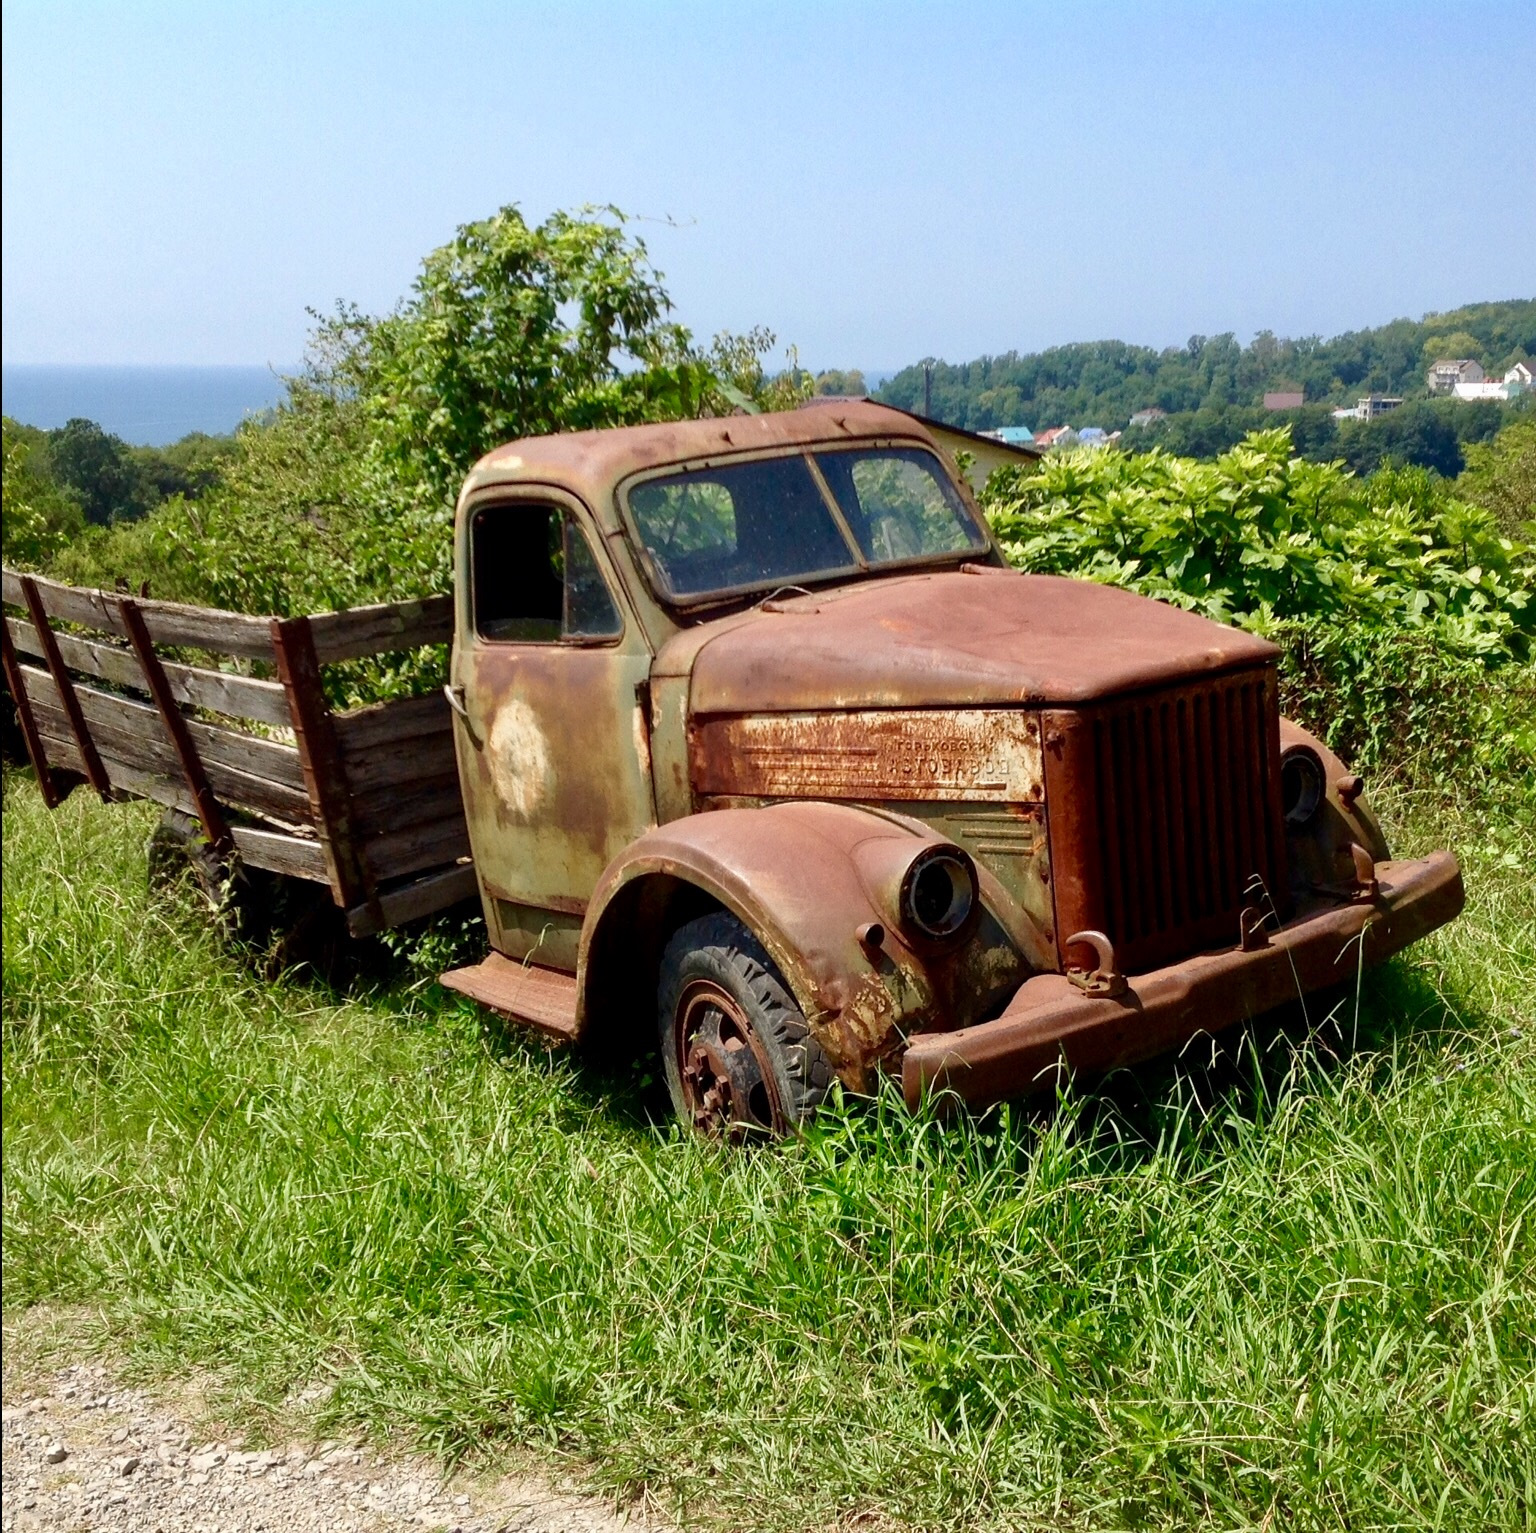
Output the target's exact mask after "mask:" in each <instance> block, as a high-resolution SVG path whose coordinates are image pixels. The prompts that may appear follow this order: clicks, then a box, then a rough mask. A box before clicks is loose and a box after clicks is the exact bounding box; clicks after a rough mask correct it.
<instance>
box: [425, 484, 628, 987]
mask: <svg viewBox="0 0 1536 1533" xmlns="http://www.w3.org/2000/svg"><path fill="white" fill-rule="evenodd" d="M587 521H588V517H587V513H586V511H585V509H584V508H583V507H581V506H579V505H578V504H577V503H576V502H575V501H572V500H567V499H565V498H564V497H563V496H561V495H559V494H558V493H557V492H554V491H551V490H544V489H540V490H538V491H537V492H536V493H519V492H515V491H509V492H506V493H505V494H504V495H501V496H498V498H497V499H495V500H493V501H488V502H486V503H485V504H483V505H480V506H477V507H475V508H474V509H473V510H472V511H471V512H470V514H469V516H468V518H467V525H466V527H465V529H464V534H463V536H462V539H461V544H460V549H459V569H458V574H459V599H458V622H457V625H456V637H455V640H454V646H453V667H452V678H451V691H450V698H451V701H452V702H453V704H454V714H455V719H456V724H455V729H454V741H455V747H456V750H457V753H458V762H459V779H460V782H461V783H462V785H463V791H464V807H465V812H466V815H467V817H468V821H469V834H470V844H471V846H472V848H473V850H474V857H475V871H476V873H477V875H478V877H479V882H480V892H481V898H482V900H483V902H484V905H485V912H486V922H487V925H488V926H489V928H490V935H491V942H492V945H493V946H494V947H496V948H497V950H498V951H500V952H503V953H506V954H507V955H508V956H509V957H513V958H531V959H532V960H533V961H534V962H537V963H541V964H546V965H549V966H551V967H554V968H563V969H568V970H574V969H575V967H576V948H577V942H578V939H579V936H580V932H581V918H582V915H583V913H584V911H585V909H586V902H587V900H588V898H589V897H590V896H591V893H592V890H593V888H594V887H595V886H596V884H597V880H598V878H599V876H600V875H601V873H602V871H603V869H604V868H605V867H606V866H607V865H608V863H609V862H610V861H611V860H612V859H613V858H614V857H615V856H617V855H618V853H619V852H621V851H622V850H623V849H624V848H625V847H626V846H628V845H629V844H630V842H632V841H633V840H634V839H635V837H637V836H639V835H640V834H642V833H643V832H644V831H646V830H648V829H650V827H651V826H652V825H654V824H655V823H656V812H655V806H654V801H653V798H652V790H651V764H650V751H649V744H648V735H647V718H646V715H645V712H644V703H645V683H646V682H647V680H648V678H649V676H650V668H651V653H650V648H649V646H648V644H647V642H646V640H645V637H644V635H643V634H642V633H641V631H640V627H639V624H638V623H637V622H636V621H635V619H634V617H633V614H631V613H629V612H628V611H627V610H626V605H625V602H624V600H623V597H622V591H621V587H620V586H619V585H618V583H617V582H616V581H615V580H614V578H613V574H612V571H611V569H610V568H609V566H608V564H607V553H606V550H605V549H603V547H602V544H601V540H600V539H598V538H596V537H594V536H592V534H591V532H590V531H589V529H588V527H587Z"/></svg>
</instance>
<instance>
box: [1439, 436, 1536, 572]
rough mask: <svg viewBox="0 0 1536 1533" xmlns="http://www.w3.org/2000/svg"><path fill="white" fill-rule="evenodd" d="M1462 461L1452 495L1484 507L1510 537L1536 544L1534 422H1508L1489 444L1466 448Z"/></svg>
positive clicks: (1535, 449)
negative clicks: (1465, 464)
mask: <svg viewBox="0 0 1536 1533" xmlns="http://www.w3.org/2000/svg"><path fill="white" fill-rule="evenodd" d="M1466 458H1467V466H1466V469H1465V470H1464V471H1463V473H1462V475H1461V477H1460V478H1459V479H1458V480H1457V481H1456V493H1457V494H1458V495H1460V496H1461V497H1462V498H1463V499H1464V500H1470V501H1474V502H1475V503H1476V504H1477V505H1480V506H1486V507H1487V508H1488V509H1489V510H1490V511H1492V512H1493V514H1494V515H1495V516H1497V517H1498V519H1499V524H1500V526H1502V527H1503V528H1504V529H1505V530H1506V531H1507V532H1508V533H1510V535H1511V536H1516V537H1521V538H1525V539H1527V540H1529V541H1532V542H1536V419H1531V418H1529V417H1528V418H1525V419H1522V420H1514V421H1511V422H1510V423H1509V424H1508V425H1507V426H1505V428H1504V429H1503V430H1502V431H1501V432H1499V434H1498V435H1497V436H1496V437H1494V438H1493V440H1492V441H1491V442H1479V443H1473V444H1471V445H1470V446H1468V448H1467V449H1466Z"/></svg>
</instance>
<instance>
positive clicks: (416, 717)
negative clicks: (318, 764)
mask: <svg viewBox="0 0 1536 1533" xmlns="http://www.w3.org/2000/svg"><path fill="white" fill-rule="evenodd" d="M334 723H335V726H336V738H337V739H338V740H339V741H340V742H341V748H342V750H343V751H345V752H348V753H349V754H357V753H361V752H364V751H370V750H372V749H373V748H374V747H375V746H378V745H389V744H391V743H393V742H394V741H397V740H408V739H413V738H415V737H416V736H417V735H433V734H439V733H441V732H443V731H447V732H448V734H449V735H450V736H451V735H452V732H453V711H452V709H450V708H449V706H448V699H447V698H446V697H444V696H443V694H442V692H441V691H437V692H425V693H423V694H422V695H421V696H420V697H396V698H392V699H391V700H390V701H389V702H387V703H373V704H370V705H369V706H368V707H366V708H354V709H353V710H352V711H351V712H350V713H338V714H335V715H334Z"/></svg>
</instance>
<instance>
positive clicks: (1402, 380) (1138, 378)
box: [877, 298, 1536, 431]
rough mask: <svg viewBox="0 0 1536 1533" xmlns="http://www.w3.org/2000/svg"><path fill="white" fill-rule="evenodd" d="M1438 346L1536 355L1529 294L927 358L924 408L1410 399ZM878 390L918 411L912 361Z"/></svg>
mask: <svg viewBox="0 0 1536 1533" xmlns="http://www.w3.org/2000/svg"><path fill="white" fill-rule="evenodd" d="M1441 356H1454V357H1472V358H1474V359H1475V360H1477V361H1479V362H1481V363H1482V364H1483V366H1484V367H1485V368H1486V369H1487V370H1488V371H1489V372H1490V374H1491V373H1494V372H1495V370H1498V371H1500V372H1502V370H1503V369H1504V368H1506V367H1508V366H1509V365H1510V364H1511V363H1513V362H1515V361H1519V360H1521V359H1524V358H1536V298H1517V299H1511V300H1510V301H1508V302H1506V303H1477V304H1469V305H1468V306H1467V307H1466V308H1462V309H1453V310H1451V311H1450V312H1449V313H1446V314H1428V315H1425V317H1424V318H1423V319H1422V320H1411V319H1395V320H1393V321H1392V322H1391V323H1390V324H1386V325H1378V326H1377V327H1376V328H1375V329H1373V330H1352V331H1350V332H1348V333H1347V334H1345V335H1339V336H1335V337H1334V338H1333V339H1332V340H1329V341H1325V340H1322V339H1320V338H1319V337H1317V336H1305V337H1303V338H1302V339H1300V340H1294V341H1291V340H1281V339H1279V338H1277V337H1276V336H1275V335H1273V334H1271V333H1270V332H1269V331H1267V330H1266V331H1263V332H1261V333H1260V334H1259V335H1257V336H1255V337H1254V340H1253V342H1252V344H1251V345H1248V346H1240V345H1239V344H1238V342H1237V339H1236V337H1235V336H1233V335H1230V334H1227V335H1214V336H1204V335H1195V336H1191V337H1190V339H1189V343H1188V345H1185V346H1172V347H1169V348H1168V349H1167V350H1165V351H1156V350H1154V349H1153V348H1152V347H1150V346H1129V345H1127V344H1126V343H1125V342H1124V341H1089V342H1083V343H1080V344H1077V345H1072V346H1053V347H1052V348H1051V349H1050V350H1049V351H1040V352H1031V353H1028V354H1026V355H1023V356H1021V355H1020V354H1019V353H1018V352H1013V351H1009V352H1004V353H1003V354H1002V355H1001V356H996V357H980V358H978V359H977V360H976V361H974V362H962V363H949V362H935V363H933V383H932V405H931V413H932V415H933V416H934V417H935V418H936V419H938V420H943V421H948V422H950V423H952V424H953V425H956V426H966V427H969V428H970V429H971V430H973V431H985V430H988V429H989V428H991V427H994V426H1016V425H1026V426H1029V427H1031V428H1032V429H1033V430H1035V431H1040V430H1042V429H1044V428H1045V427H1047V426H1060V425H1063V424H1070V425H1073V426H1103V427H1105V428H1106V429H1110V430H1113V429H1115V428H1117V427H1123V426H1124V425H1125V424H1126V421H1127V420H1128V419H1129V418H1130V416H1131V415H1132V413H1133V412H1135V411H1137V410H1144V409H1146V408H1148V407H1149V406H1152V405H1156V406H1157V407H1158V408H1159V409H1162V410H1166V411H1167V412H1168V413H1169V414H1170V415H1172V414H1176V413H1184V412H1189V411H1196V410H1223V409H1226V408H1228V407H1231V406H1256V405H1261V404H1262V403H1263V398H1264V395H1265V393H1266V392H1269V391H1272V390H1281V389H1300V390H1302V391H1303V392H1304V393H1305V395H1306V398H1307V402H1308V403H1309V404H1314V403H1315V404H1352V403H1353V402H1354V400H1355V399H1356V398H1357V397H1358V396H1359V395H1361V394H1366V393H1370V392H1372V391H1379V392H1381V393H1384V394H1401V395H1403V396H1404V397H1405V398H1412V397H1416V396H1421V395H1423V394H1425V393H1426V388H1425V369H1426V367H1427V366H1428V364H1429V363H1430V362H1431V361H1433V360H1434V359H1435V358H1436V357H1441ZM877 397H878V398H880V399H882V400H885V401H886V402H887V403H889V404H893V405H900V406H901V407H902V408H903V409H908V410H922V408H923V366H922V364H921V363H918V364H915V365H914V366H912V367H906V368H903V369H902V370H901V371H900V372H899V373H897V374H896V375H895V376H894V377H892V378H891V379H889V381H887V383H886V384H885V386H884V387H883V388H882V389H881V390H880V391H879V394H878V395H877Z"/></svg>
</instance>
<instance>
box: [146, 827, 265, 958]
mask: <svg viewBox="0 0 1536 1533" xmlns="http://www.w3.org/2000/svg"><path fill="white" fill-rule="evenodd" d="M184 881H185V882H190V883H191V885H192V887H193V888H194V889H195V890H196V891H197V893H198V896H199V899H200V903H202V904H203V905H205V906H206V907H207V911H208V918H209V920H210V921H211V922H212V923H213V924H214V926H215V928H216V929H217V930H218V932H219V934H220V936H222V937H224V938H226V939H228V940H229V941H232V942H233V941H240V940H242V939H246V938H248V937H249V936H250V935H251V928H252V926H253V925H254V924H256V920H255V918H256V915H257V912H256V911H255V910H254V909H253V908H252V903H253V902H252V900H251V899H250V897H249V887H248V885H247V884H246V881H245V880H244V879H243V878H242V877H241V875H240V872H239V870H238V869H236V868H234V867H232V866H231V865H230V864H229V863H227V862H226V861H225V860H224V859H223V858H222V857H220V856H219V854H218V853H217V852H216V851H214V849H213V848H212V847H211V846H210V845H209V844H208V840H207V838H206V837H205V836H204V835H203V829H202V826H201V825H199V824H198V822H197V821H196V820H194V819H193V818H192V816H191V815H189V814H183V813H182V812H181V810H179V809H167V810H166V811H165V813H164V814H163V815H161V816H160V823H159V824H158V825H157V826H155V828H154V830H153V831H151V832H150V837H149V886H150V888H151V889H157V890H165V889H173V888H176V887H177V886H178V885H180V884H181V883H183V882H184Z"/></svg>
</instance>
